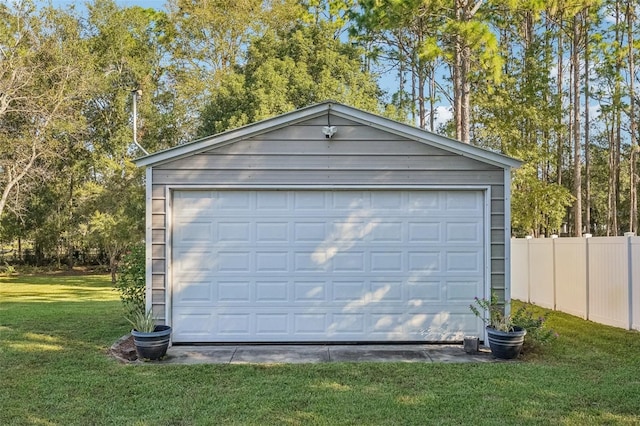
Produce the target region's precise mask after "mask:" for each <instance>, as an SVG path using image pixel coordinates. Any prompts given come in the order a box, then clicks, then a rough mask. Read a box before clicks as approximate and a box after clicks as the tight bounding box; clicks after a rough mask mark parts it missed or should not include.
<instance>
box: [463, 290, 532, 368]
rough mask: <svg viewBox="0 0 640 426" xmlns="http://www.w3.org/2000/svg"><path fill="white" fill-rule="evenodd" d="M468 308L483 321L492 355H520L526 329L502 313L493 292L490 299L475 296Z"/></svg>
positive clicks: (499, 356) (511, 356) (512, 357)
mask: <svg viewBox="0 0 640 426" xmlns="http://www.w3.org/2000/svg"><path fill="white" fill-rule="evenodd" d="M469 309H471V312H473V313H474V314H475V315H476V316H477V317H478V318H480V319H482V321H483V322H484V324H485V326H486V330H487V340H488V341H489V348H490V349H491V354H492V355H493V356H494V357H496V358H499V359H514V358H517V357H518V355H520V352H521V351H522V345H523V344H524V336H525V335H526V334H527V330H526V329H524V328H523V327H521V326H518V325H516V324H514V322H513V318H512V317H511V316H510V315H505V314H504V312H503V310H502V308H501V307H500V305H499V304H498V303H497V297H496V296H495V294H492V295H491V300H490V301H489V300H486V299H478V298H477V297H476V298H475V302H474V304H471V305H469Z"/></svg>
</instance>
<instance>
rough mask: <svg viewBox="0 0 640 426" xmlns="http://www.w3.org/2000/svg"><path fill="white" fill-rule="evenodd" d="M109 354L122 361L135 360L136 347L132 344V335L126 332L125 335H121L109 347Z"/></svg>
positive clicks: (136, 356) (136, 357)
mask: <svg viewBox="0 0 640 426" xmlns="http://www.w3.org/2000/svg"><path fill="white" fill-rule="evenodd" d="M109 355H111V356H112V357H114V358H115V359H117V360H118V361H120V362H124V363H130V362H135V361H137V360H138V354H137V353H136V347H135V345H134V344H133V336H132V335H131V334H127V335H126V336H122V337H121V338H120V339H118V341H117V342H115V343H114V344H113V345H111V348H109Z"/></svg>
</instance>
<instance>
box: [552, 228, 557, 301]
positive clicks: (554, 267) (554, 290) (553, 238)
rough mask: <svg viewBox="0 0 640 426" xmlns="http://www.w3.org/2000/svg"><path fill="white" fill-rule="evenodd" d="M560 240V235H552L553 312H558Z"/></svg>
mask: <svg viewBox="0 0 640 426" xmlns="http://www.w3.org/2000/svg"><path fill="white" fill-rule="evenodd" d="M557 239H558V235H556V234H552V235H551V247H552V249H551V250H552V252H553V310H554V311H555V310H557V307H556V300H557V295H556V284H557V283H556V264H557V262H556V240H557Z"/></svg>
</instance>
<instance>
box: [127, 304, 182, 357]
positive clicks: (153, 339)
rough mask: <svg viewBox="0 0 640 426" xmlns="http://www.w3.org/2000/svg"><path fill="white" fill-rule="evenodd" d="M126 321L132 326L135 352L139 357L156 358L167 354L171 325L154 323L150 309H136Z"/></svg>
mask: <svg viewBox="0 0 640 426" xmlns="http://www.w3.org/2000/svg"><path fill="white" fill-rule="evenodd" d="M127 321H129V322H130V323H131V325H132V326H133V330H131V335H132V336H133V343H134V345H135V346H136V352H137V353H138V358H140V359H150V360H158V359H162V358H163V357H164V356H165V355H166V354H167V348H168V347H169V338H170V336H171V327H170V326H168V325H156V320H155V318H154V317H153V313H152V312H151V310H149V311H147V312H144V311H137V312H136V313H135V314H134V315H133V317H132V318H127Z"/></svg>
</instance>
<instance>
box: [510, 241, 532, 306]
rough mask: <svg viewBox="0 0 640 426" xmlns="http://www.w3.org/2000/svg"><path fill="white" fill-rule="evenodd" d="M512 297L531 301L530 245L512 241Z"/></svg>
mask: <svg viewBox="0 0 640 426" xmlns="http://www.w3.org/2000/svg"><path fill="white" fill-rule="evenodd" d="M511 265H512V267H511V297H512V298H514V299H518V300H529V243H528V240H525V239H514V240H511Z"/></svg>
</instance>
